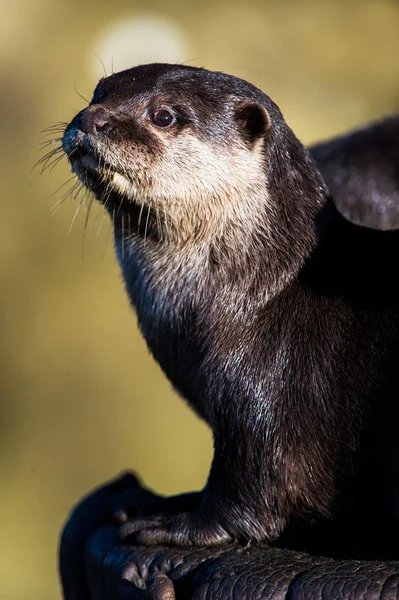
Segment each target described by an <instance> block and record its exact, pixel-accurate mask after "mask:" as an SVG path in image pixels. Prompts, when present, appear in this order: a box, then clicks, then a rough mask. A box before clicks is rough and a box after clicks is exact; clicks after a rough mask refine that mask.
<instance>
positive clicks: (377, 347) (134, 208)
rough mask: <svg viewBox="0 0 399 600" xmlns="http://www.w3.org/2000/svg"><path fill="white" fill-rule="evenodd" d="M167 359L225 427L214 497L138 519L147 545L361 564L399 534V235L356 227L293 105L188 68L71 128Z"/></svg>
mask: <svg viewBox="0 0 399 600" xmlns="http://www.w3.org/2000/svg"><path fill="white" fill-rule="evenodd" d="M63 148H64V150H65V152H66V154H67V155H68V158H69V160H70V162H71V165H72V169H73V171H74V172H75V173H76V174H77V175H78V177H79V178H80V179H81V181H82V182H83V183H84V184H85V185H86V186H87V187H88V188H89V189H91V190H92V191H93V192H94V194H95V196H96V198H97V199H98V200H99V201H100V202H101V203H102V204H103V205H104V206H105V207H106V209H107V210H108V212H109V213H110V215H111V216H112V220H113V228H114V237H115V246H116V251H117V255H118V259H119V262H120V265H121V269H122V273H123V277H124V281H125V285H126V290H127V293H128V295H129V298H130V301H131V303H132V305H133V307H134V309H135V311H136V314H137V317H138V322H139V325H140V328H141V331H142V333H143V335H144V337H145V339H146V341H147V344H148V347H149V349H150V351H151V352H152V354H153V356H154V358H155V359H156V360H157V361H158V363H159V364H160V366H161V367H162V369H163V370H164V372H165V374H166V376H167V377H168V378H169V380H170V382H171V383H172V384H173V386H174V387H175V388H176V389H177V390H178V392H179V393H180V394H181V395H182V396H183V397H184V398H185V399H186V401H187V402H188V403H189V404H190V406H191V407H192V408H193V409H194V410H195V411H196V412H197V414H198V415H199V416H200V417H202V418H203V419H204V420H205V421H206V422H207V423H208V424H209V426H210V427H211V429H212V432H213V438H214V458H213V462H212V466H211V470H210V474H209V478H208V481H207V484H206V486H205V488H204V490H203V491H202V492H200V493H198V495H196V496H195V497H194V501H193V497H192V496H190V498H189V500H188V501H187V504H186V505H184V502H183V500H182V499H179V500H177V501H176V506H175V508H173V501H171V500H170V499H169V500H168V501H166V502H165V506H162V505H160V506H158V507H157V508H156V509H154V512H153V514H150V515H140V516H138V515H134V514H133V515H132V514H130V513H129V510H128V507H127V508H126V511H125V512H123V513H120V515H119V518H120V522H121V535H122V537H123V539H125V540H126V541H129V542H131V541H133V542H135V543H140V544H157V543H158V544H177V545H182V546H190V545H214V544H223V543H227V542H230V541H232V540H235V541H239V542H242V543H248V542H257V541H262V540H266V541H269V542H273V543H277V544H279V545H282V546H288V547H292V548H297V549H302V550H307V551H312V552H318V553H324V554H329V555H335V556H342V555H344V554H345V552H346V553H347V554H350V555H351V556H354V557H357V558H363V557H382V556H393V555H394V554H395V552H396V553H398V552H397V550H395V548H396V539H397V535H398V534H399V513H398V510H397V506H398V501H399V377H398V373H399V292H398V289H397V285H396V281H395V279H396V277H395V273H396V272H397V256H398V250H399V233H398V232H397V231H377V230H372V229H368V228H365V227H361V226H359V225H355V224H353V223H350V222H349V221H347V220H346V219H345V218H344V217H343V216H342V215H341V214H340V213H339V212H338V211H337V209H336V208H335V205H334V202H333V200H332V198H331V195H330V193H329V190H328V188H327V185H326V184H325V182H324V180H323V178H322V176H321V175H320V173H319V172H318V170H317V167H316V165H315V163H314V161H313V159H312V158H311V156H310V155H309V153H308V151H307V150H306V149H305V148H304V147H303V145H302V144H301V143H300V142H299V141H298V139H297V138H296V137H295V135H294V133H293V132H292V131H291V129H290V128H289V127H288V126H287V124H286V123H285V121H284V118H283V116H282V114H281V111H280V109H279V108H278V107H277V105H276V104H275V103H274V102H273V101H272V100H271V99H270V98H269V97H268V96H267V95H266V94H264V93H263V92H262V91H261V90H259V89H258V88H256V87H255V86H253V85H252V84H250V83H248V82H246V81H243V80H241V79H238V78H236V77H233V76H231V75H227V74H224V73H218V72H212V71H207V70H205V69H200V68H195V67H187V66H182V65H169V64H150V65H142V66H138V67H135V68H132V69H129V70H126V71H123V72H121V73H115V74H113V75H111V76H110V77H106V78H104V79H102V80H101V81H100V82H99V84H98V85H97V87H96V89H95V91H94V95H93V98H92V101H91V102H90V104H89V106H88V107H87V108H85V109H84V110H82V111H81V112H80V113H79V114H78V115H76V117H75V118H74V119H73V120H72V121H71V123H70V124H69V125H68V127H67V128H66V130H65V134H64V138H63Z"/></svg>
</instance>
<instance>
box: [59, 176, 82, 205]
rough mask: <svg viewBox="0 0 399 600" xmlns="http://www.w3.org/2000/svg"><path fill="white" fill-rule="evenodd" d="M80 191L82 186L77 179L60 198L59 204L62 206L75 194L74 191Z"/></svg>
mask: <svg viewBox="0 0 399 600" xmlns="http://www.w3.org/2000/svg"><path fill="white" fill-rule="evenodd" d="M82 189H83V184H82V183H81V182H80V181H79V179H78V180H77V181H76V183H74V184H73V186H72V187H71V188H70V189H69V190H68V191H67V192H65V194H64V195H63V196H62V197H61V199H60V203H61V204H62V203H63V202H65V201H66V200H67V199H68V198H70V197H71V196H72V195H73V194H74V193H75V192H76V190H78V191H80V190H82Z"/></svg>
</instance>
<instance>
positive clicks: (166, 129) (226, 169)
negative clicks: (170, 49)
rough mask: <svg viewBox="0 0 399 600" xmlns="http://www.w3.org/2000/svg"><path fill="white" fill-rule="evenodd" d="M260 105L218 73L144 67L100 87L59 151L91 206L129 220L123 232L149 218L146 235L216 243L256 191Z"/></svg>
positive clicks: (253, 92) (263, 129)
mask: <svg viewBox="0 0 399 600" xmlns="http://www.w3.org/2000/svg"><path fill="white" fill-rule="evenodd" d="M262 99H263V94H262V93H261V92H260V91H259V90H257V89H256V88H254V87H253V86H252V85H250V84H248V83H246V82H243V81H241V80H239V79H236V78H234V77H231V76H228V75H225V74H222V73H214V72H210V71H206V70H204V69H198V68H193V67H185V66H179V65H166V64H153V65H143V66H139V67H135V68H133V69H129V70H127V71H123V72H121V73H116V74H114V75H111V76H110V77H107V78H104V79H102V80H101V81H100V82H99V84H98V86H97V88H96V89H95V92H94V95H93V99H92V101H91V103H90V104H89V106H88V107H87V108H85V109H84V110H82V111H81V112H80V113H79V114H78V115H76V117H75V118H74V119H73V121H72V122H71V123H70V125H69V126H68V127H67V129H66V131H65V134H64V138H63V147H64V150H65V152H66V153H67V155H68V157H69V160H70V162H71V165H72V169H73V171H74V172H75V173H76V174H77V175H78V176H79V178H80V179H81V181H82V182H83V183H84V184H85V185H86V186H88V187H89V188H90V189H92V190H93V191H94V193H95V195H96V197H97V199H98V200H100V201H101V202H102V203H103V204H104V205H105V206H106V208H107V209H108V210H109V211H110V212H113V213H114V214H115V213H118V214H120V213H121V212H123V213H124V214H126V213H127V214H129V215H130V216H131V219H130V227H131V232H136V233H138V232H139V231H140V227H139V226H138V216H140V212H142V211H143V210H144V211H145V212H144V216H145V215H146V211H147V209H150V210H151V212H152V213H153V222H152V226H151V231H152V233H155V234H156V233H158V234H161V237H163V238H164V239H168V236H171V238H172V239H174V240H175V241H176V242H180V243H181V242H184V241H187V240H189V239H190V240H194V239H200V238H201V239H202V238H205V237H207V236H211V235H217V234H218V233H219V234H221V233H222V229H223V228H224V227H226V226H227V223H228V221H229V220H231V219H234V218H235V219H236V220H237V216H238V215H237V214H236V213H237V211H240V210H243V207H244V205H245V201H246V200H245V199H246V198H248V199H249V198H250V197H252V196H253V195H256V194H259V192H260V191H262V193H264V191H265V187H266V179H265V178H266V173H265V169H264V155H263V139H264V137H265V135H266V134H267V131H268V129H269V127H270V116H269V114H268V111H267V110H266V108H265V106H264V105H263V104H262ZM157 229H159V230H160V231H157ZM135 230H136V231H135ZM169 241H171V240H170V239H169Z"/></svg>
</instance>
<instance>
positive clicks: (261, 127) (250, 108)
mask: <svg viewBox="0 0 399 600" xmlns="http://www.w3.org/2000/svg"><path fill="white" fill-rule="evenodd" d="M234 118H235V121H236V123H237V125H238V128H239V130H240V132H241V135H242V137H243V138H244V140H245V141H246V142H247V143H248V144H249V145H250V146H251V147H253V145H254V144H255V142H256V141H257V140H259V139H261V138H262V137H263V136H264V135H265V133H266V131H267V130H268V129H269V127H270V117H269V113H268V112H267V110H266V109H265V107H264V106H262V104H258V103H257V102H251V101H249V100H245V101H244V102H241V103H240V104H239V105H238V106H237V108H236V110H235V115H234Z"/></svg>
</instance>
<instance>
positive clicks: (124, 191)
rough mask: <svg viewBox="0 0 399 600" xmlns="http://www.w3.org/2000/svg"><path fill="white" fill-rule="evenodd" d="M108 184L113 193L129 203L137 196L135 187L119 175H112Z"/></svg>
mask: <svg viewBox="0 0 399 600" xmlns="http://www.w3.org/2000/svg"><path fill="white" fill-rule="evenodd" d="M109 183H110V186H111V187H112V188H113V189H114V191H115V192H117V193H118V194H120V195H121V196H123V197H125V198H127V199H129V200H131V201H133V200H134V199H135V198H136V197H137V195H138V190H137V187H136V186H135V185H133V183H132V182H131V181H129V179H127V178H126V177H125V176H124V175H122V174H121V173H116V172H114V173H112V175H111V178H110V181H109Z"/></svg>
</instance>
